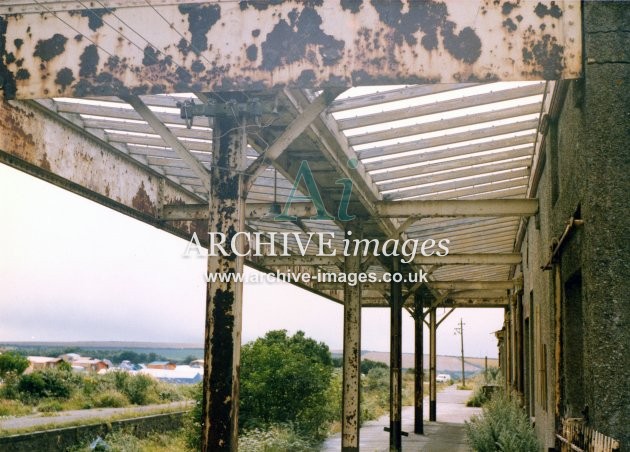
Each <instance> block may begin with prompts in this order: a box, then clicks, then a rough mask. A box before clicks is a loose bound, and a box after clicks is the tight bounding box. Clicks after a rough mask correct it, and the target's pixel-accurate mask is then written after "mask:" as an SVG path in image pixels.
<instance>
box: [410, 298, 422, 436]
mask: <svg viewBox="0 0 630 452" xmlns="http://www.w3.org/2000/svg"><path fill="white" fill-rule="evenodd" d="M423 310H424V304H423V302H422V297H421V296H420V294H418V295H416V299H415V300H414V310H413V325H414V346H415V348H414V367H415V373H414V377H413V395H414V397H413V405H414V409H413V432H414V433H416V434H418V435H424V334H423V333H424V322H423V320H424V312H423Z"/></svg>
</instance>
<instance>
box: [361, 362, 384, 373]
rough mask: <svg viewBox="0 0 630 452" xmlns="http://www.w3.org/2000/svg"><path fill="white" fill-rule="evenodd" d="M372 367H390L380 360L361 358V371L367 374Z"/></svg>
mask: <svg viewBox="0 0 630 452" xmlns="http://www.w3.org/2000/svg"><path fill="white" fill-rule="evenodd" d="M372 369H389V366H388V365H387V364H385V363H382V362H380V361H373V360H371V359H362V360H361V373H362V374H363V375H367V374H368V372H370V370H372Z"/></svg>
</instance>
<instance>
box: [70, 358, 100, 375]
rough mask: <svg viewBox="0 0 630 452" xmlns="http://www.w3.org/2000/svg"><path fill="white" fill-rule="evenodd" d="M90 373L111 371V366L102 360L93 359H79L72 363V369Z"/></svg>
mask: <svg viewBox="0 0 630 452" xmlns="http://www.w3.org/2000/svg"><path fill="white" fill-rule="evenodd" d="M79 367H82V368H83V369H85V370H87V371H90V372H99V371H101V370H106V369H109V365H108V364H107V363H106V362H105V361H103V360H102V359H92V358H83V357H81V358H79V359H75V360H74V361H72V368H73V369H74V368H79Z"/></svg>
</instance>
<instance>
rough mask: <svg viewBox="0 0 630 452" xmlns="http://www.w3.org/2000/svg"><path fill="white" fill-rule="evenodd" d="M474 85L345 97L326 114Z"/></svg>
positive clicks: (420, 87) (418, 87)
mask: <svg viewBox="0 0 630 452" xmlns="http://www.w3.org/2000/svg"><path fill="white" fill-rule="evenodd" d="M475 85H476V84H475V83H447V84H441V85H431V84H426V85H411V86H405V87H404V88H399V89H392V90H387V91H381V92H378V93H371V94H364V95H360V96H352V97H347V98H345V99H338V100H335V101H334V102H333V103H332V104H331V105H330V107H328V110H327V112H328V113H336V112H339V111H347V110H353V109H355V108H364V107H371V106H376V105H379V106H380V105H382V104H384V103H386V102H398V101H401V100H407V99H413V98H415V97H422V96H428V95H431V94H437V93H442V92H445V91H454V90H457V89H463V88H469V87H471V86H475Z"/></svg>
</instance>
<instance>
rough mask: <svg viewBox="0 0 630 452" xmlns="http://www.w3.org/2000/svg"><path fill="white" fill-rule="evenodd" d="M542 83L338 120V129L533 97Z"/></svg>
mask: <svg viewBox="0 0 630 452" xmlns="http://www.w3.org/2000/svg"><path fill="white" fill-rule="evenodd" d="M544 86H545V85H544V83H542V84H533V85H527V86H522V87H520V88H513V89H505V90H500V91H493V92H490V93H484V94H477V95H474V96H465V97H461V98H458V99H452V100H447V101H442V102H435V103H432V104H427V105H417V106H412V107H408V108H401V109H399V110H392V111H387V112H382V113H374V114H371V115H364V116H357V117H356V118H348V119H342V120H339V128H341V129H342V130H345V129H355V128H358V127H367V126H373V125H375V124H381V123H384V122H390V121H398V120H401V119H409V118H415V117H418V116H425V115H433V114H436V113H443V112H448V111H453V110H459V109H462V108H468V107H476V106H479V105H487V104H492V103H495V102H504V101H507V100H512V99H519V98H521V97H529V96H535V95H538V94H542V92H543V90H544Z"/></svg>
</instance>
